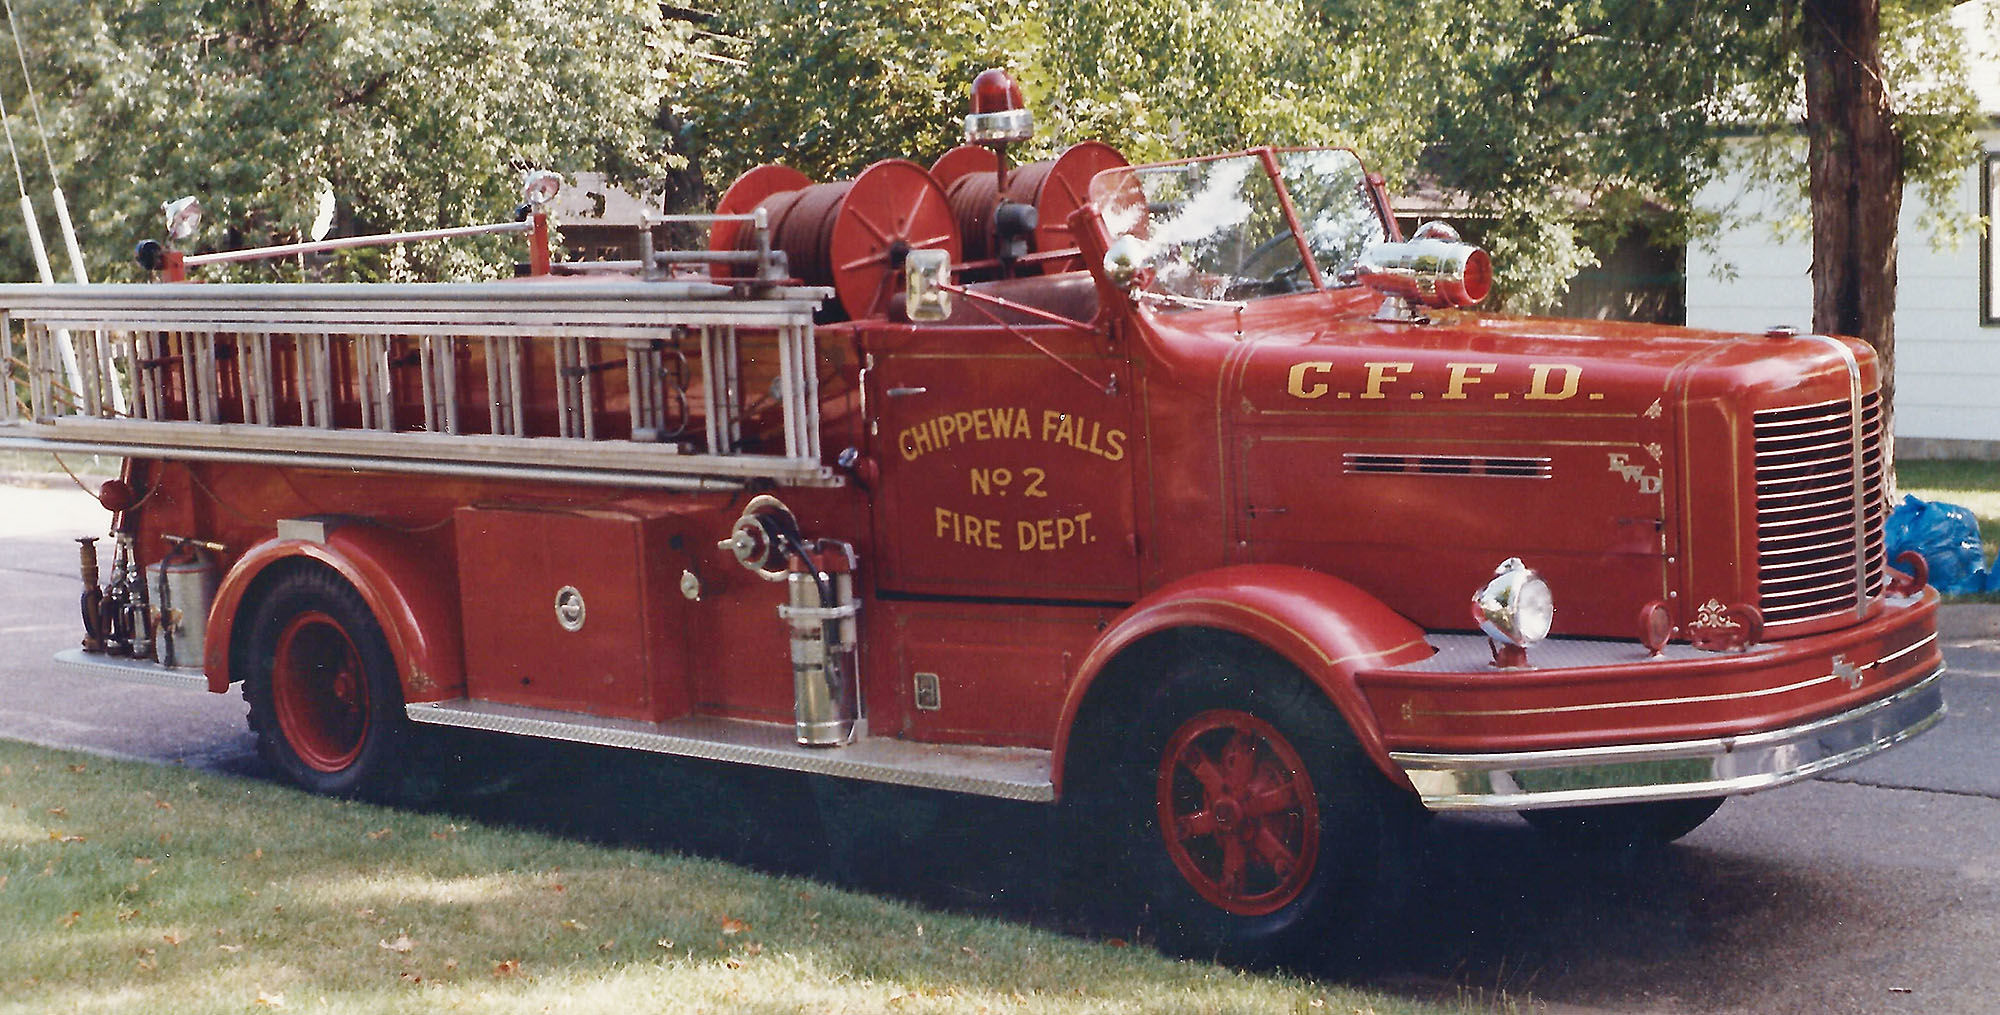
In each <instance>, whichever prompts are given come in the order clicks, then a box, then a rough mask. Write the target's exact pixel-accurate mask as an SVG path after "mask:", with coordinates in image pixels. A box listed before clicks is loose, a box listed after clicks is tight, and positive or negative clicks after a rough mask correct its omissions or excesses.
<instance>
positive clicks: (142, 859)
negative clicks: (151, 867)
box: [132, 856, 153, 867]
mask: <svg viewBox="0 0 2000 1015" xmlns="http://www.w3.org/2000/svg"><path fill="white" fill-rule="evenodd" d="M132 862H133V863H136V864H138V865H139V866H141V867H144V866H146V865H147V864H150V863H152V862H153V858H152V857H150V856H135V857H133V858H132Z"/></svg>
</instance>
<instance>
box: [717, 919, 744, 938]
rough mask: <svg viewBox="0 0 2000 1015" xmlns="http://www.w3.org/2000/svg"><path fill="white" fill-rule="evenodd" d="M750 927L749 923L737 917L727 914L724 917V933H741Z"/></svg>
mask: <svg viewBox="0 0 2000 1015" xmlns="http://www.w3.org/2000/svg"><path fill="white" fill-rule="evenodd" d="M749 929H750V925H749V924H747V923H744V922H743V921H741V920H738V919H736V918H735V917H732V916H725V917H723V918H722V933H723V934H725V935H734V934H741V933H743V932H744V931H746V930H749Z"/></svg>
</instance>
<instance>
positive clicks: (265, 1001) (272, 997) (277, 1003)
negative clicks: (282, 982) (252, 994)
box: [251, 992, 285, 1008]
mask: <svg viewBox="0 0 2000 1015" xmlns="http://www.w3.org/2000/svg"><path fill="white" fill-rule="evenodd" d="M251 1003H252V1004H255V1005H258V1006H260V1007H264V1008H283V1007H284V1006H285V995H283V994H265V993H261V992H260V993H259V994H258V995H257V1000H255V1001H252V1002H251Z"/></svg>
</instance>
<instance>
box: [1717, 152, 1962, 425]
mask: <svg viewBox="0 0 2000 1015" xmlns="http://www.w3.org/2000/svg"><path fill="white" fill-rule="evenodd" d="M1981 140H1982V146H1983V148H1984V149H1985V150H1986V151H1988V152H1995V151H2000V130H1993V131H1988V132H1985V133H1984V134H1983V135H1982V138H1981ZM1979 183H1980V171H1979V164H1978V162H1975V163H1974V164H1972V165H1969V166H1967V167H1966V170H1965V173H1964V174H1963V176H1962V177H1961V180H1960V185H1959V187H1958V189H1957V191H1956V192H1955V193H1954V194H1953V195H1952V196H1951V198H1950V207H1949V208H1948V209H1947V210H1948V211H1949V213H1950V214H1951V215H1952V217H1954V218H1955V219H1957V220H1958V221H1959V222H1962V223H1965V224H1966V225H1967V228H1965V229H1964V230H1962V231H1961V233H1960V235H1959V237H1958V238H1957V240H1956V242H1955V243H1953V242H1950V241H1939V240H1937V239H1936V238H1934V237H1932V236H1931V235H1930V234H1929V232H1928V231H1927V230H1925V229H1924V228H1923V227H1922V226H1921V225H1919V224H1918V222H1917V219H1918V218H1919V217H1920V210H1921V209H1920V208H1919V207H1918V204H1919V201H1920V200H1921V196H1920V195H1919V194H1917V193H1916V192H1914V191H1912V192H1911V193H1910V194H1908V195H1907V198H1906V200H1905V202H1904V208H1903V222H1902V231H1901V249H1900V251H1899V254H1898V258H1897V265H1896V273H1897V277H1898V283H1897V290H1896V444H1897V453H1898V454H1899V455H1902V456H1904V457H1952V456H1967V457H1982V458H1992V457H2000V326H1991V325H1987V326H1982V325H1981V324H1980V313H1979V294H1980V288H1979V287H1980V279H1979V273H1980V268H1979V248H1980V244H1981V243H1982V242H1983V240H1982V236H1981V234H1980V232H1979V230H1978V228H1977V225H1976V223H1977V221H1978V218H1979V215H1980V200H1979ZM1698 201H1699V202H1700V204H1701V206H1702V207H1703V208H1705V209H1710V210H1714V211H1719V212H1721V213H1722V214H1723V220H1724V222H1725V225H1724V227H1723V229H1722V231H1721V233H1720V234H1719V235H1717V236H1715V237H1713V238H1712V239H1711V240H1708V241H1697V242H1696V243H1693V244H1691V245H1690V246H1689V249H1688V266H1687V320H1688V324H1690V325H1693V326H1695V327H1709V328H1726V329H1729V330H1736V331H1741V330H1761V329H1763V328H1765V327H1768V326H1770V325H1774V324H1788V325H1792V326H1794V327H1797V328H1800V329H1801V330H1803V329H1805V328H1807V327H1808V326H1809V325H1810V324H1811V321H1812V278H1811V274H1810V272H1811V267H1812V240H1811V237H1810V236H1809V235H1806V234H1805V232H1804V230H1803V229H1796V230H1793V231H1791V232H1790V233H1788V234H1786V235H1782V236H1781V235H1779V234H1778V231H1777V230H1775V229H1773V227H1772V225H1771V223H1772V222H1773V221H1774V220H1777V219H1781V218H1783V217H1785V216H1786V215H1794V216H1796V215H1799V213H1800V212H1801V211H1802V210H1803V209H1802V207H1801V200H1800V199H1799V198H1798V197H1797V196H1796V195H1788V194H1779V193H1776V192H1773V191H1771V190H1769V189H1759V188H1755V187H1752V186H1750V185H1748V184H1746V183H1744V182H1743V181H1742V180H1741V179H1730V180H1724V181H1721V182H1718V183H1716V184H1713V185H1711V186H1710V187H1708V188H1707V189H1706V190H1704V191H1703V192H1702V194H1701V196H1700V197H1699V198H1698ZM1729 223H1736V224H1733V225H1732V224H1729Z"/></svg>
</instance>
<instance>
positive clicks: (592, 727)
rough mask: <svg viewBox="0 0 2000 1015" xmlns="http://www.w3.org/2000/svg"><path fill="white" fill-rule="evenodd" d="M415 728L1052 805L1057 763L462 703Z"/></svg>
mask: <svg viewBox="0 0 2000 1015" xmlns="http://www.w3.org/2000/svg"><path fill="white" fill-rule="evenodd" d="M405 710H406V711H407V712H408V713H409V716H410V719H411V720H412V721H414V722H420V723H429V724H432V725H437V726H458V727H463V728H465V729H475V730H487V731H489V732H493V733H514V734H519V735H522V736H531V737H541V738H543V739H547V740H567V741H571V742H573V743H579V744H596V745H599V746H603V747H623V748H627V749H630V750H636V751H651V752H654V753H656V754H673V755H679V756H681V757H688V758H705V759H708V760H710V761H728V762H734V763H737V764H743V765H758V766H761V767H764V768H783V769H790V770H792V771H795V772H810V773H814V774H817V775H834V776H841V777H844V778H849V779H866V780H869V781H871V782H886V783H894V784H895V785H898V786H917V787H921V788H924V789H940V790H946V791H949V792H954V793H971V794H975V795H978V796H990V797H999V798H1001V799H1004V800H1027V801H1032V802H1038V803H1046V802H1049V801H1052V800H1054V799H1055V786H1054V784H1053V782H1052V781H1051V779H1050V768H1051V765H1052V763H1053V755H1052V754H1051V752H1049V751H1040V750H1035V749H1033V748H1027V747H966V746H959V745H955V744H919V743H915V742H912V741H908V740H895V739H890V738H887V737H871V738H863V739H861V740H857V741H855V742H854V743H852V744H848V745H847V746H845V747H800V746H799V745H798V744H797V743H795V742H794V741H793V739H792V727H791V726H790V724H786V723H769V722H752V721H749V720H746V719H717V718H710V717H694V718H686V719H672V720H668V721H667V722H661V723H651V722H640V721H636V720H631V719H606V718H602V717H599V716H590V715H580V714H578V713H575V712H559V711H555V710H552V709H540V708H524V707H521V706H518V705H501V704H496V703H494V702H487V701H473V700H471V699H467V698H459V699H455V700H452V701H435V702H417V703H415V704H411V705H407V706H405Z"/></svg>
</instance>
